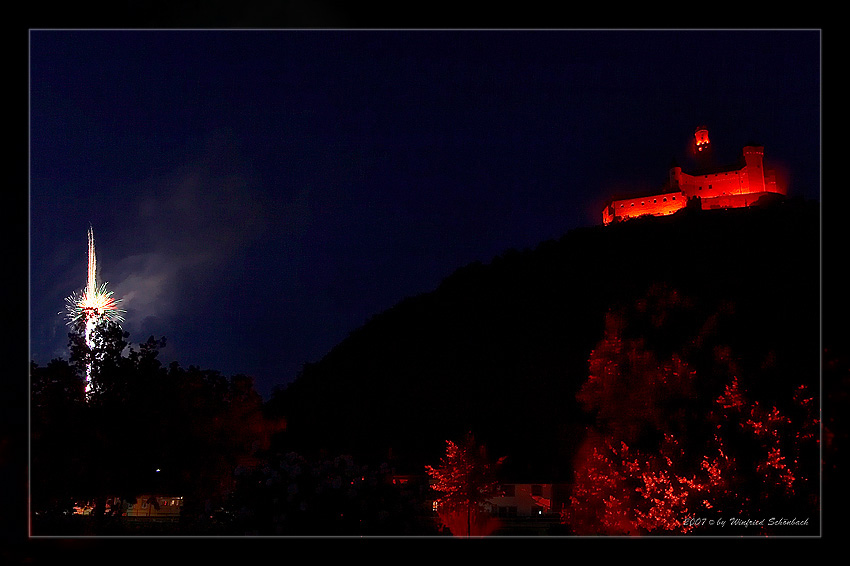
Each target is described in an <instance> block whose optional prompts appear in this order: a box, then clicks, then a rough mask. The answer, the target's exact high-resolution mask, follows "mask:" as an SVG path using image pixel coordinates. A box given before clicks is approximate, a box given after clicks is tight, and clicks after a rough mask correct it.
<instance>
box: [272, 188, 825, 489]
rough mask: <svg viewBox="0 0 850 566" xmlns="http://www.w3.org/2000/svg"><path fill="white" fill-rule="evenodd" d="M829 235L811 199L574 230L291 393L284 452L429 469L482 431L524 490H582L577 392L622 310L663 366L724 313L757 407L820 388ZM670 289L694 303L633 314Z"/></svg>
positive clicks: (413, 300) (444, 299) (415, 308)
mask: <svg viewBox="0 0 850 566" xmlns="http://www.w3.org/2000/svg"><path fill="white" fill-rule="evenodd" d="M819 223H820V219H819V206H818V204H817V203H815V202H803V201H800V200H795V199H790V200H783V201H778V202H770V203H766V204H764V205H763V206H757V207H752V208H748V209H733V210H713V211H701V210H699V209H693V208H688V209H685V210H682V211H680V212H679V213H677V214H674V215H672V216H669V217H658V218H655V217H647V218H639V219H635V220H631V221H628V222H624V223H616V224H612V225H610V226H597V227H590V228H581V229H576V230H572V231H570V232H568V233H567V234H566V235H565V236H563V237H562V238H560V239H558V240H550V241H546V242H543V243H541V244H540V245H538V246H537V247H536V248H535V249H529V250H523V251H518V250H508V251H506V252H505V253H504V254H502V255H500V256H499V257H496V258H494V259H493V260H492V261H491V262H490V263H489V264H483V263H478V262H476V263H473V264H470V265H467V266H465V267H462V268H460V269H458V270H457V271H456V272H454V273H453V274H451V275H450V276H448V277H447V278H446V279H445V280H443V282H442V283H441V284H440V286H439V287H438V288H437V289H435V290H434V291H432V292H429V293H424V294H421V295H418V296H414V297H410V298H407V299H405V300H403V301H401V302H400V303H399V304H397V305H396V306H394V307H393V308H391V309H389V310H387V311H385V312H383V313H380V314H378V315H376V316H375V317H374V318H372V319H371V320H370V321H369V322H367V323H366V324H365V325H363V326H362V327H361V328H359V329H357V330H356V331H354V332H352V333H351V334H350V336H349V337H348V338H346V339H345V340H343V341H342V342H341V343H340V344H338V345H337V346H336V347H335V348H333V349H332V350H331V351H330V352H329V353H328V354H327V355H326V356H325V357H324V358H323V359H321V360H320V361H318V362H317V363H312V364H307V365H305V367H304V369H303V371H302V373H301V374H300V375H299V377H298V379H296V380H295V381H294V382H293V383H292V384H290V385H289V386H288V387H286V388H279V389H277V390H276V391H275V393H274V395H273V397H272V399H271V400H270V401H269V403H268V404H267V408H268V410H270V411H271V412H273V413H275V414H278V415H282V416H284V417H285V418H286V420H287V430H286V432H285V433H282V434H280V435H279V436H278V437H277V439H276V443H277V444H276V446H275V449H277V450H280V451H288V450H292V451H296V452H300V453H304V454H309V453H311V452H316V451H323V452H325V453H329V454H352V455H354V456H356V457H357V458H359V459H360V460H362V461H375V462H383V461H389V462H390V463H391V464H392V465H393V466H395V467H396V468H397V469H398V471H399V472H412V473H422V470H423V466H424V465H425V464H434V463H436V462H437V461H438V460H439V458H440V457H441V456H442V453H443V451H444V448H445V440H446V439H458V438H461V437H462V436H463V434H464V433H465V432H466V431H472V432H474V434H475V436H476V439H478V440H479V441H480V442H481V443H483V444H485V445H486V446H487V449H488V452H489V453H490V454H492V455H493V456H496V457H499V456H507V457H508V459H507V462H506V468H505V473H506V474H509V475H510V477H512V478H514V481H528V482H541V481H568V480H569V479H570V478H569V476H570V474H571V473H572V466H571V462H572V458H573V455H574V453H575V450H576V449H577V447H578V446H579V445H580V444H581V442H582V439H583V435H584V431H585V427H586V425H587V424H588V423H589V422H590V419H591V416H590V415H587V414H584V413H583V411H582V410H581V409H580V407H579V405H578V403H577V401H576V392H577V391H578V390H579V388H580V387H581V385H582V384H583V383H584V382H585V381H586V380H587V377H588V358H589V355H590V353H591V351H592V350H594V348H595V347H596V345H597V344H598V343H599V341H600V340H601V339H602V338H603V332H604V329H605V322H606V313H608V312H610V311H612V310H614V309H631V310H630V312H632V313H633V314H632V315H630V316H631V317H632V318H631V319H630V324H629V327H628V332H631V333H632V334H634V335H640V336H641V337H642V338H644V339H646V340H647V342H648V344H649V345H650V346H651V347H652V348H653V349H654V351H656V352H659V353H662V354H664V353H669V352H674V351H682V350H683V349H684V348H687V347H690V346H692V345H693V344H692V342H693V337H694V336H696V335H697V334H698V333H699V331H700V328H704V327H705V323H706V321H707V320H714V319H712V316H713V315H717V314H718V313H725V314H724V316H723V317H721V318H722V320H721V323H719V325H717V327H716V328H714V330H713V332H714V337H713V343H714V344H723V345H725V346H728V348H729V350H730V351H731V352H733V353H734V356H735V357H736V358H737V362H738V367H740V368H741V372H742V373H745V374H748V375H750V376H755V377H756V379H754V380H753V381H752V383H753V384H754V385H753V387H755V388H756V390H757V391H756V392H757V393H758V394H759V395H761V396H762V397H764V398H767V399H772V398H774V397H776V395H774V393H773V388H780V387H783V386H785V385H788V384H791V383H800V382H804V383H810V384H812V385H813V386H814V387H816V386H817V383H818V368H819V361H820V351H819V325H820V320H819V317H820V303H819V301H820V295H819V285H820V275H819V269H820V268H819V261H820V243H819V238H820V234H819V232H820V224H819ZM659 288H664V289H668V290H669V289H672V290H673V291H674V292H675V293H676V294H677V295H678V296H681V297H685V298H687V300H688V304H689V307H688V308H687V309H679V310H675V309H668V310H669V312H668V310H665V309H667V307H664V306H663V305H662V307H660V309H661V310H657V309H656V311H654V312H655V313H656V315H658V313H659V312H660V313H661V315H663V316H664V321H663V323H658V320H657V316H656V315H653V316H656V319H653V321H650V319H649V317H644V318H641V317H640V316H638V315H635V314H634V313H636V312H637V313H639V312H643V311H642V310H641V308H636V307H635V306H636V305H638V306H640V305H645V304H646V302H647V301H650V302H651V301H652V300H653V296H654V295H653V292H654V291H653V289H659ZM730 306H731V308H728V307H730ZM644 310H645V309H644ZM668 315H669V316H668ZM703 354H704V357H705V356H708V355H709V354H710V353H709V352H708V350H706V351H705V352H704V353H703ZM694 359H695V361H694V363H699V362H698V357H695V358H694ZM705 367H706V368H708V367H709V365H706V366H705ZM705 373H706V375H707V374H708V373H709V372H708V371H706V372H705Z"/></svg>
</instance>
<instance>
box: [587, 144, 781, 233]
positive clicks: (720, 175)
mask: <svg viewBox="0 0 850 566" xmlns="http://www.w3.org/2000/svg"><path fill="white" fill-rule="evenodd" d="M693 151H694V156H695V157H696V161H697V170H695V171H694V172H693V174H688V173H683V172H682V168H681V167H679V166H677V165H675V164H674V166H673V167H671V168H670V175H669V178H668V180H667V182H666V183H665V184H664V186H663V187H662V189H661V190H660V192H656V193H645V194H641V195H636V196H632V197H627V198H626V197H624V198H616V199H614V200H611V201H609V202H608V203H607V204H606V206H605V209H604V210H603V212H602V221H603V222H604V223H605V224H610V223H611V222H616V221H620V220H628V219H630V218H636V217H638V216H644V215H652V216H663V215H667V214H673V213H674V212H676V211H677V210H680V209H682V208H685V206H687V205H688V202H689V201H691V202H692V203H695V202H698V203H699V206H700V208H702V209H704V210H707V209H713V208H741V207H745V206H752V205H753V204H755V203H756V201H757V200H759V199H760V198H762V197H765V196H769V195H785V194H787V187H786V186H784V184H783V183H781V182H780V183H778V182H777V180H776V173H775V171H773V170H769V169H765V168H764V147H762V146H754V145H748V146H746V147H744V151H743V161H742V164H743V165H742V166H741V167H738V168H734V167H733V168H731V169H730V168H718V167H714V166H712V164H711V158H710V156H711V153H712V151H711V143H710V141H709V139H708V129H707V128H705V127H699V128H697V129H696V132H695V133H694V145H693ZM694 199H699V200H698V201H695V200H694Z"/></svg>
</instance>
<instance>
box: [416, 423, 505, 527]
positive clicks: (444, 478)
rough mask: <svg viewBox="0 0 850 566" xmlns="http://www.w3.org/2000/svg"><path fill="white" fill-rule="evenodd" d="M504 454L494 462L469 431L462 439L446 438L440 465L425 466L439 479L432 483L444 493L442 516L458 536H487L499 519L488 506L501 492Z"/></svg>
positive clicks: (439, 509)
mask: <svg viewBox="0 0 850 566" xmlns="http://www.w3.org/2000/svg"><path fill="white" fill-rule="evenodd" d="M503 461H504V458H499V459H498V460H497V461H496V462H492V461H491V460H490V459H489V458H488V456H487V453H486V450H485V449H484V447H483V446H478V445H477V444H476V443H475V438H474V436H473V435H472V433H468V434H467V435H466V438H465V439H464V440H463V442H462V443H460V444H457V443H455V442H452V441H451V440H447V441H446V455H445V456H444V457H443V459H442V461H441V465H440V466H438V467H433V466H425V470H426V471H427V472H428V475H429V476H431V478H432V479H433V480H434V481H435V482H436V483H435V484H434V485H433V486H432V487H433V489H435V490H436V491H439V492H441V493H442V495H441V496H440V497H439V498H438V499H437V500H436V504H437V513H438V514H439V516H440V520H441V521H442V522H443V525H445V526H446V527H447V528H448V529H449V530H450V531H451V532H452V534H454V535H455V536H485V535H487V534H490V533H492V531H493V530H494V529H495V528H496V526H497V524H498V521H497V520H496V519H494V518H493V517H491V516H490V513H489V511H488V509H487V507H486V503H487V501H488V500H489V499H491V498H492V497H494V496H495V495H497V494H498V490H499V482H498V480H497V477H496V472H497V469H498V467H499V466H500V465H501V464H502V462H503Z"/></svg>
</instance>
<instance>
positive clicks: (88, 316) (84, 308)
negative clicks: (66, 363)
mask: <svg viewBox="0 0 850 566" xmlns="http://www.w3.org/2000/svg"><path fill="white" fill-rule="evenodd" d="M88 235H89V248H88V252H89V265H88V280H87V281H86V288H85V289H84V290H83V292H82V293H74V294H72V295H71V296H70V297H68V298H67V299H65V302H66V303H67V307H66V308H67V310H68V314H67V317H68V324H69V325H70V326H76V325H77V324H78V323H79V322H81V321H82V322H84V323H85V328H86V345H87V346H88V347H89V348H90V349H91V348H92V347H93V345H94V340H93V333H94V330H95V328H96V327H97V325H98V323H100V322H104V321H112V322H121V321H123V320H124V317H123V316H122V313H123V312H124V311H123V310H121V309H119V308H118V303H120V302H121V299H115V298H114V297H113V296H112V291H107V290H106V283H105V282H104V283H103V284H101V285H100V286H99V287H98V285H97V258H96V256H95V252H94V230H93V229H92V227H91V226H89V234H88ZM91 387H92V384H91V362H89V363H88V365H87V366H86V398H88V397H89V395H90V394H91Z"/></svg>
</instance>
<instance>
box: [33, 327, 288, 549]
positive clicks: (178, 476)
mask: <svg viewBox="0 0 850 566" xmlns="http://www.w3.org/2000/svg"><path fill="white" fill-rule="evenodd" d="M94 336H95V340H94V345H93V347H92V348H88V346H86V343H85V339H84V336H83V334H82V329H81V328H77V329H75V331H74V332H72V333H70V334H69V346H70V355H69V360H67V361H66V360H63V359H54V360H52V361H51V362H50V363H48V364H47V365H46V366H43V367H40V366H38V365H37V364H36V363H35V362H33V363H32V367H31V394H32V402H31V407H32V411H31V440H32V444H31V446H32V450H31V462H30V464H31V494H32V502H31V505H32V510H33V512H34V517H33V519H34V523H33V528H34V532H36V533H37V532H38V530H39V528H42V527H44V528H45V529H50V528H54V526H56V525H60V524H61V523H62V518H64V517H68V515H69V514H71V513H73V506H74V504H75V503H77V502H79V501H93V502H94V505H95V506H94V511H93V514H94V516H95V517H96V518H97V519H98V520H99V521H100V526H102V525H103V524H105V521H106V519H107V518H106V517H104V512H105V510H106V505H105V502H106V500H107V499H110V498H116V497H118V498H121V499H123V500H124V501H126V502H128V503H130V504H132V503H134V502H135V500H136V498H137V497H138V496H140V495H142V494H162V495H165V494H168V495H181V496H183V497H184V501H185V502H186V505H185V507H184V509H183V510H182V511H183V512H182V516H183V519H184V521H200V522H203V521H202V520H203V519H204V518H205V517H207V518H208V517H209V511H210V509H211V508H215V507H216V506H219V505H220V504H221V502H222V501H223V500H224V498H225V496H226V495H227V494H228V493H229V492H230V490H231V489H232V487H233V484H234V481H235V480H234V476H233V473H234V470H235V469H236V468H237V466H239V465H240V464H243V463H246V462H250V461H251V459H252V458H254V457H255V456H256V455H257V454H259V453H260V452H261V451H262V450H263V449H264V448H267V446H268V443H269V440H270V435H271V434H272V433H274V432H275V431H277V430H279V429H280V425H279V424H276V423H279V422H280V421H279V420H278V421H272V420H269V419H267V418H266V415H265V413H264V411H263V403H262V398H261V397H260V395H259V394H258V393H257V392H256V391H255V390H254V388H253V381H252V379H251V378H250V377H247V376H244V375H236V376H233V377H230V378H227V377H224V376H222V375H220V374H219V372H217V371H212V370H202V369H200V368H198V367H195V366H190V367H189V368H188V369H184V368H182V367H180V365H179V364H178V363H177V362H173V363H171V364H170V365H168V366H167V367H166V366H164V365H163V364H162V362H161V361H160V360H159V359H158V358H159V354H160V350H161V349H162V348H163V347H165V343H166V342H165V338H160V339H155V338H154V337H153V336H151V337H150V338H148V340H147V341H145V342H143V343H141V344H139V345H138V347H133V346H128V343H127V339H128V337H129V334H128V333H127V332H124V331H123V330H122V329H121V328H120V326H118V325H116V324H115V323H107V324H105V325H102V326H101V327H100V328H99V329H98V331H97V332H96V333H95V334H94ZM92 361H93V363H92V364H91V367H92V377H91V381H92V391H91V394H90V395H89V396H88V398H87V396H86V394H85V375H86V367H87V366H88V364H89V362H92ZM119 508H120V506H116V505H112V506H111V507H110V510H111V511H114V510H115V509H119ZM100 526H96V527H95V528H100ZM57 528H61V527H57ZM60 534H61V533H60Z"/></svg>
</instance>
